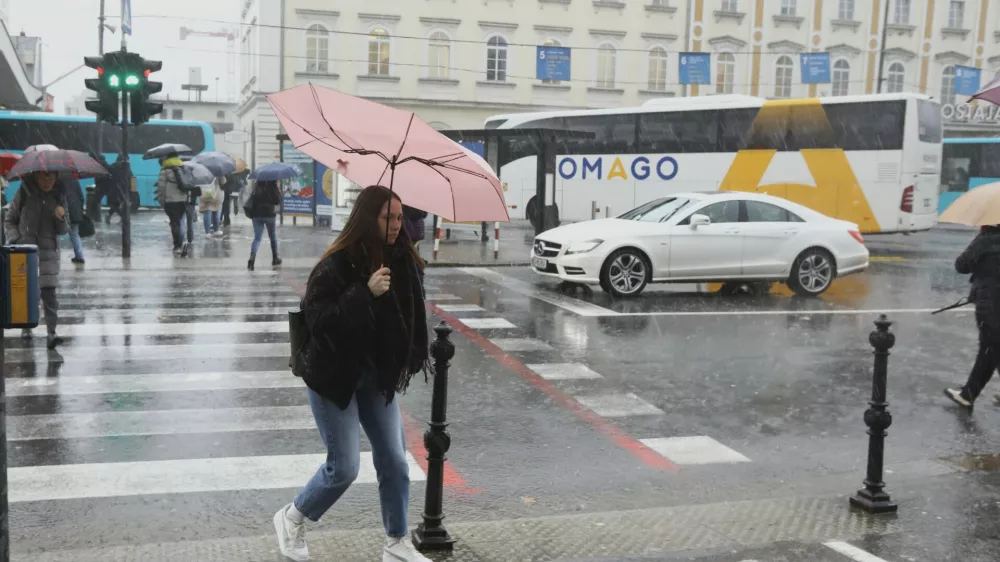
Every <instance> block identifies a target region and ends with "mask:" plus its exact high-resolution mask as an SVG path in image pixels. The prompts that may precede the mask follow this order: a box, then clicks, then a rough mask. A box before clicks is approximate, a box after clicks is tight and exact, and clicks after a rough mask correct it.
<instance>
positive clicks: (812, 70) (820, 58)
mask: <svg viewBox="0 0 1000 562" xmlns="http://www.w3.org/2000/svg"><path fill="white" fill-rule="evenodd" d="M799 63H800V68H801V70H802V83H803V84H829V83H830V53H802V54H801V55H799Z"/></svg>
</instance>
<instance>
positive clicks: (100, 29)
mask: <svg viewBox="0 0 1000 562" xmlns="http://www.w3.org/2000/svg"><path fill="white" fill-rule="evenodd" d="M105 19H106V18H105V17H104V0H101V15H100V16H99V17H98V18H97V54H99V55H102V56H103V55H104V20H105ZM122 35H124V34H122ZM97 154H98V155H99V156H102V157H103V156H104V121H101V118H100V116H98V117H97ZM94 192H95V193H96V192H97V189H96V187H95V189H94ZM100 208H101V205H100V202H98V204H97V209H98V213H99V212H100ZM100 218H101V217H100V214H98V216H97V219H98V220H100Z"/></svg>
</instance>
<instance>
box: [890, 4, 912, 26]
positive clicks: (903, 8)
mask: <svg viewBox="0 0 1000 562" xmlns="http://www.w3.org/2000/svg"><path fill="white" fill-rule="evenodd" d="M892 23H895V24H898V25H908V24H909V23H910V0H896V6H895V10H893V11H892Z"/></svg>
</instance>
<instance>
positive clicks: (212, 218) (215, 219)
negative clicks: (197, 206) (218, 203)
mask: <svg viewBox="0 0 1000 562" xmlns="http://www.w3.org/2000/svg"><path fill="white" fill-rule="evenodd" d="M201 216H202V220H203V221H204V222H205V234H210V233H212V232H215V231H217V230H219V211H202V213H201Z"/></svg>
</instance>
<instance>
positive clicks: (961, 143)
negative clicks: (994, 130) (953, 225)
mask: <svg viewBox="0 0 1000 562" xmlns="http://www.w3.org/2000/svg"><path fill="white" fill-rule="evenodd" d="M943 142H944V145H943V147H942V148H943V150H942V152H943V154H942V162H941V197H940V200H939V202H938V212H939V213H940V212H941V211H944V210H945V209H946V208H948V205H951V204H952V203H953V202H954V201H955V199H958V197H959V196H960V195H962V194H963V193H965V192H966V191H969V190H970V189H975V188H977V187H979V186H981V185H985V184H988V183H993V182H997V181H1000V138H995V137H994V138H953V139H944V141H943Z"/></svg>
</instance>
